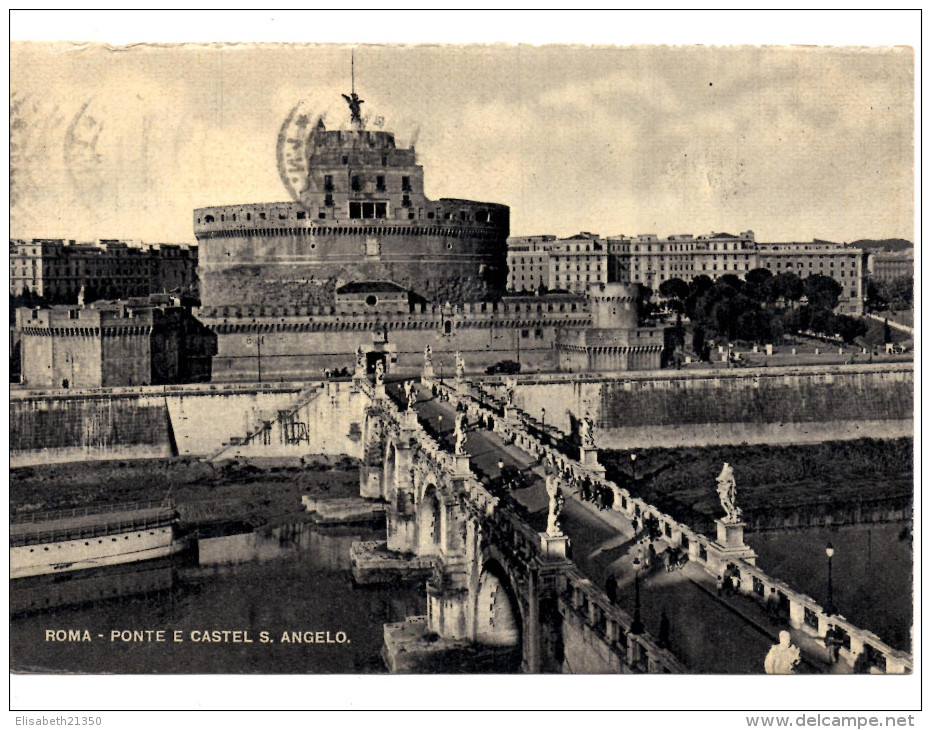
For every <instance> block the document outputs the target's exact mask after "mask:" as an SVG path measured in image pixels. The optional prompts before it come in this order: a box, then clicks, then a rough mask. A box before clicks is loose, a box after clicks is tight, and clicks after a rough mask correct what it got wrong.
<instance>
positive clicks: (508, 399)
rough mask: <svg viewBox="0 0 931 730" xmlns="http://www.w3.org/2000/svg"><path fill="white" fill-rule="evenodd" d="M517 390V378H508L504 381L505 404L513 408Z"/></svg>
mask: <svg viewBox="0 0 931 730" xmlns="http://www.w3.org/2000/svg"><path fill="white" fill-rule="evenodd" d="M515 390H517V380H515V379H514V378H508V379H507V380H505V381H504V405H505V406H507V407H508V408H511V407H512V406H513V405H514V391H515Z"/></svg>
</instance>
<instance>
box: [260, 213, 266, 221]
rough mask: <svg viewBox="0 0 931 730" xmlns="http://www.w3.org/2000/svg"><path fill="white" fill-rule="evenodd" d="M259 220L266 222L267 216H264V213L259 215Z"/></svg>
mask: <svg viewBox="0 0 931 730" xmlns="http://www.w3.org/2000/svg"><path fill="white" fill-rule="evenodd" d="M259 218H261V219H262V220H263V221H264V220H265V214H264V213H259Z"/></svg>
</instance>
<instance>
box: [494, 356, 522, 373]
mask: <svg viewBox="0 0 931 730" xmlns="http://www.w3.org/2000/svg"><path fill="white" fill-rule="evenodd" d="M519 372H520V363H519V362H514V361H513V360H502V361H501V362H496V363H495V364H494V365H489V366H488V367H487V368H485V373H486V374H488V375H498V374H499V373H501V374H504V375H515V374H517V373H519Z"/></svg>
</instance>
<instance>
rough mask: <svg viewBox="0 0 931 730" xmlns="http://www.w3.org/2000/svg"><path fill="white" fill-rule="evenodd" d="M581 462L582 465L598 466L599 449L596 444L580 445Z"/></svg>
mask: <svg viewBox="0 0 931 730" xmlns="http://www.w3.org/2000/svg"><path fill="white" fill-rule="evenodd" d="M579 462H580V463H581V464H582V466H598V449H596V448H595V447H594V446H580V447H579Z"/></svg>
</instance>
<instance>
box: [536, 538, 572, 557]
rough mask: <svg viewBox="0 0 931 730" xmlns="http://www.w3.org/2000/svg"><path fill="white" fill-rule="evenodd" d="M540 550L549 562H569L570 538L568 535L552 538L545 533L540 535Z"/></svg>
mask: <svg viewBox="0 0 931 730" xmlns="http://www.w3.org/2000/svg"><path fill="white" fill-rule="evenodd" d="M540 548H541V550H542V551H543V555H544V557H546V558H547V559H548V560H568V557H569V538H568V537H567V536H566V535H560V536H559V537H551V536H550V535H547V534H546V533H545V532H541V533H540Z"/></svg>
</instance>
